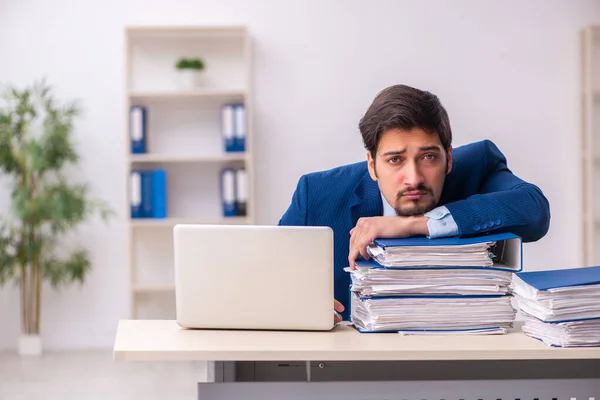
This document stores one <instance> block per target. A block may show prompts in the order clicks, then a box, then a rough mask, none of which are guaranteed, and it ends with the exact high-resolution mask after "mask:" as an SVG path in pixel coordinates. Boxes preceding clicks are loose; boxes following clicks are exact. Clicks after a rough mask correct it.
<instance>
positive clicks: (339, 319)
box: [333, 313, 342, 324]
mask: <svg viewBox="0 0 600 400" xmlns="http://www.w3.org/2000/svg"><path fill="white" fill-rule="evenodd" d="M333 322H334V323H336V324H337V323H338V322H342V316H341V315H340V314H338V313H333Z"/></svg>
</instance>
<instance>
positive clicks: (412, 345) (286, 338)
mask: <svg viewBox="0 0 600 400" xmlns="http://www.w3.org/2000/svg"><path fill="white" fill-rule="evenodd" d="M114 357H115V359H116V360H130V361H177V360H199V361H277V360H289V361H307V360H330V361H336V360H337V361H355V360H356V361H358V360H362V361H366V360H373V361H382V360H524V359H530V360H544V359H600V348H553V347H549V346H547V345H545V344H544V343H542V342H540V341H538V340H535V339H532V338H530V337H527V336H525V335H524V334H523V333H522V332H520V330H518V328H516V329H514V330H513V331H512V332H510V333H508V334H506V335H489V336H485V335H473V336H466V335H461V336H401V335H399V334H393V333H381V334H374V333H368V334H365V333H359V332H358V331H356V330H355V329H354V328H352V327H349V326H337V327H336V328H334V329H333V330H332V331H329V332H283V331H218V330H215V331H210V330H188V329H183V328H181V327H180V326H179V325H177V323H176V322H175V321H154V320H135V321H131V320H124V321H120V322H119V326H118V330H117V337H116V341H115V345H114Z"/></svg>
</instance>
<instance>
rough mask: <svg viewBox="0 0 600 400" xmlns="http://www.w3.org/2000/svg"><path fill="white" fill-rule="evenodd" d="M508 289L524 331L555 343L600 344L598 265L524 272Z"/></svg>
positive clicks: (560, 345)
mask: <svg viewBox="0 0 600 400" xmlns="http://www.w3.org/2000/svg"><path fill="white" fill-rule="evenodd" d="M510 289H511V291H512V292H513V293H514V296H515V298H516V299H517V304H518V307H519V309H520V310H521V313H522V314H523V315H524V317H525V323H524V325H523V328H522V329H523V332H524V333H525V334H527V335H529V336H531V337H534V338H536V339H539V340H541V341H542V342H544V343H546V344H548V345H550V346H556V347H577V346H599V345H600V267H583V268H572V269H562V270H550V271H536V272H524V273H520V274H516V275H515V276H514V278H513V281H512V283H511V286H510Z"/></svg>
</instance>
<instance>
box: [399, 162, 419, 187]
mask: <svg viewBox="0 0 600 400" xmlns="http://www.w3.org/2000/svg"><path fill="white" fill-rule="evenodd" d="M405 168H406V169H405V171H404V183H405V184H406V185H407V186H418V185H420V184H421V183H423V174H421V171H420V170H419V167H418V165H417V164H416V163H414V162H411V163H407V165H406V167H405Z"/></svg>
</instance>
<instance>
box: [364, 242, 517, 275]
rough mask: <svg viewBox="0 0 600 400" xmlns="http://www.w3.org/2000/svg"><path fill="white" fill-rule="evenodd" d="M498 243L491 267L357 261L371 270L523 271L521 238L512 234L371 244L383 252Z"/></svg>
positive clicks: (372, 260)
mask: <svg viewBox="0 0 600 400" xmlns="http://www.w3.org/2000/svg"><path fill="white" fill-rule="evenodd" d="M490 241H495V242H500V244H502V245H501V246H498V247H496V249H495V250H494V252H493V253H494V254H495V255H496V261H495V262H494V265H493V266H491V267H486V266H481V267H477V266H461V265H456V266H426V267H422V266H415V267H389V266H384V265H381V264H380V263H378V262H377V261H376V260H374V259H371V260H368V261H365V260H360V259H359V260H357V264H358V265H363V266H370V267H372V268H389V269H467V268H468V269H492V270H499V271H511V272H519V271H522V270H523V242H522V239H521V237H519V236H517V235H515V234H513V233H497V234H492V235H480V236H474V237H466V238H462V237H450V238H436V239H429V238H427V237H409V238H403V239H375V240H374V241H373V242H374V243H375V244H376V245H377V246H379V247H381V248H383V249H384V250H385V249H387V248H391V247H400V246H407V247H408V246H413V247H421V246H459V245H468V244H477V243H485V242H490Z"/></svg>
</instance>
